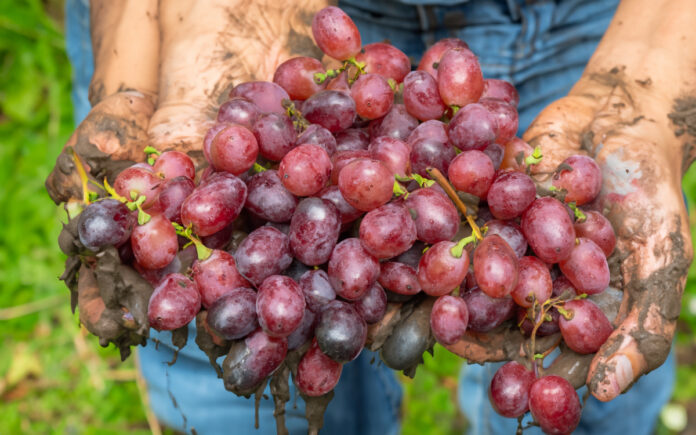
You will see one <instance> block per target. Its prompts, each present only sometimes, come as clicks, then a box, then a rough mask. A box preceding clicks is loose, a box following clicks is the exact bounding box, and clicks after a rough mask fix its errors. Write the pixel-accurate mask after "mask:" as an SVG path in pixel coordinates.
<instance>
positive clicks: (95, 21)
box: [89, 0, 160, 106]
mask: <svg viewBox="0 0 696 435" xmlns="http://www.w3.org/2000/svg"><path fill="white" fill-rule="evenodd" d="M90 27H91V33H92V47H93V52H94V75H93V76H92V82H91V83H90V87H89V99H90V102H91V103H92V105H93V106H94V105H95V104H97V103H98V102H99V101H101V100H102V99H104V98H105V97H107V96H109V95H112V94H114V93H116V92H119V91H124V90H136V91H139V92H142V93H143V94H145V95H148V96H150V97H154V96H155V95H156V94H157V89H158V75H159V50H160V31H159V20H158V0H119V1H112V0H92V1H91V2H90Z"/></svg>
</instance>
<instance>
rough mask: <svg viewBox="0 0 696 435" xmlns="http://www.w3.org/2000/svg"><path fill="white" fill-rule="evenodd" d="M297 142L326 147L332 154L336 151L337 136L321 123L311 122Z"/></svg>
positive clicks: (328, 152)
mask: <svg viewBox="0 0 696 435" xmlns="http://www.w3.org/2000/svg"><path fill="white" fill-rule="evenodd" d="M344 131H347V130H344ZM296 143H311V144H314V145H319V146H320V147H322V148H324V150H326V153H327V154H328V155H330V156H332V155H333V154H334V153H335V152H336V138H334V136H333V135H332V134H331V132H330V131H329V130H327V129H325V128H324V127H322V126H321V125H319V124H310V126H309V127H307V129H306V130H305V131H304V132H302V134H301V135H300V136H298V138H297V141H296Z"/></svg>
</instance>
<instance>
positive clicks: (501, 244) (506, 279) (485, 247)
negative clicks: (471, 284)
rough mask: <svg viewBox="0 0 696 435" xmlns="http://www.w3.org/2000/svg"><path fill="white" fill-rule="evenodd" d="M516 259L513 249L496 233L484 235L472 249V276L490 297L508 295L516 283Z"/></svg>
mask: <svg viewBox="0 0 696 435" xmlns="http://www.w3.org/2000/svg"><path fill="white" fill-rule="evenodd" d="M517 273H518V261H517V256H516V255H515V251H513V250H512V248H511V247H510V245H508V244H507V242H505V240H503V238H502V237H500V236H498V235H495V234H493V235H490V236H487V237H484V239H483V240H482V241H481V242H480V243H479V245H478V246H477V247H476V250H475V251H474V277H475V278H476V282H477V283H478V286H479V287H480V288H481V290H483V291H484V292H485V293H486V294H487V295H488V296H490V297H492V298H502V297H505V296H507V295H509V294H510V293H511V292H512V291H513V290H514V289H515V286H516V285H517Z"/></svg>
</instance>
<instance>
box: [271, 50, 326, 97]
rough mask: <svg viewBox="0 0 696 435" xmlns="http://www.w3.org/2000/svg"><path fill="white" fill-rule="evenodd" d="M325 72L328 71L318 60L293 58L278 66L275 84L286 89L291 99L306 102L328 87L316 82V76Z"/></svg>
mask: <svg viewBox="0 0 696 435" xmlns="http://www.w3.org/2000/svg"><path fill="white" fill-rule="evenodd" d="M324 72H326V70H325V69H324V67H323V66H322V64H321V62H319V61H318V60H317V59H314V58H311V57H305V56H300V57H293V58H292V59H288V60H286V61H285V62H283V63H281V64H280V65H278V68H276V70H275V73H274V74H273V82H274V83H276V84H277V85H279V86H280V87H281V88H283V89H285V91H286V92H287V93H288V95H289V96H290V98H291V99H293V100H306V99H307V98H309V97H311V96H312V95H314V94H316V93H317V92H319V91H320V90H322V89H323V88H324V87H326V83H323V84H317V82H316V81H315V80H314V74H316V73H324Z"/></svg>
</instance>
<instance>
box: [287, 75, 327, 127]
mask: <svg viewBox="0 0 696 435" xmlns="http://www.w3.org/2000/svg"><path fill="white" fill-rule="evenodd" d="M317 74H318V73H317ZM281 104H282V105H283V107H284V108H285V112H286V113H287V114H288V117H289V118H290V119H292V125H293V126H294V127H295V128H296V129H297V130H299V132H300V133H301V132H303V131H304V130H306V129H307V127H309V121H307V120H306V119H305V117H304V116H302V112H300V111H299V110H298V109H297V107H295V103H293V102H292V101H291V100H288V99H284V100H283V101H282V102H281Z"/></svg>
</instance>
